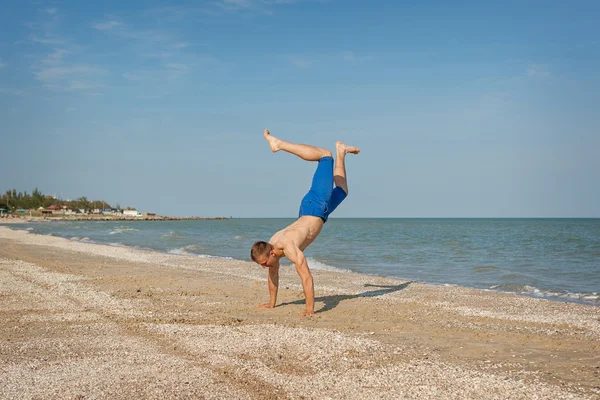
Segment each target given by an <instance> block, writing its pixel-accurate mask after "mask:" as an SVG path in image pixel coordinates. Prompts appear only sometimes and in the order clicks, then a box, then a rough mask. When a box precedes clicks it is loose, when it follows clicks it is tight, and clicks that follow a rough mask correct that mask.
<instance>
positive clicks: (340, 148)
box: [333, 142, 360, 194]
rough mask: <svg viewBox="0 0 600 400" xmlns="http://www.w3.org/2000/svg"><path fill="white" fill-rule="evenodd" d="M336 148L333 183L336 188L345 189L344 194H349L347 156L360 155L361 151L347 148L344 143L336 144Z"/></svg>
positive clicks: (351, 147)
mask: <svg viewBox="0 0 600 400" xmlns="http://www.w3.org/2000/svg"><path fill="white" fill-rule="evenodd" d="M335 148H336V150H337V154H336V157H335V168H334V170H333V181H334V183H335V186H336V187H340V188H342V189H344V192H346V194H348V181H347V179H346V163H345V158H346V154H348V153H352V154H358V153H360V149H358V148H357V147H354V146H346V145H345V144H344V143H342V142H337V143H336V144H335Z"/></svg>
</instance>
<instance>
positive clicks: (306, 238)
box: [269, 215, 324, 251]
mask: <svg viewBox="0 0 600 400" xmlns="http://www.w3.org/2000/svg"><path fill="white" fill-rule="evenodd" d="M323 224H324V222H323V220H322V219H321V218H319V217H313V216H311V215H304V216H302V217H300V218H298V219H297V220H296V221H295V222H294V223H293V224H291V225H289V226H287V227H285V228H284V229H282V230H280V231H279V232H277V233H275V234H274V235H273V237H272V238H271V239H270V240H269V243H271V244H272V245H273V246H274V247H275V248H276V249H278V250H283V248H284V246H285V244H286V243H288V242H290V241H291V242H293V243H294V244H295V245H296V246H298V248H299V249H300V250H302V251H304V249H305V248H307V247H308V245H309V244H311V243H312V242H313V241H314V240H315V239H316V238H317V236H318V235H319V233H321V229H323Z"/></svg>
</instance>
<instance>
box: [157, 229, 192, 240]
mask: <svg viewBox="0 0 600 400" xmlns="http://www.w3.org/2000/svg"><path fill="white" fill-rule="evenodd" d="M186 237H187V236H186V235H183V234H181V233H178V232H175V231H169V233H165V234H164V235H162V236H161V239H167V240H178V239H184V238H186Z"/></svg>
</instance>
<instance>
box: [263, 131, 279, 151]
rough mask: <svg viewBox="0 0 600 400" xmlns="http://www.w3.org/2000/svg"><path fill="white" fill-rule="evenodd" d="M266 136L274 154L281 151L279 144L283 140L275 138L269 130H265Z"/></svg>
mask: <svg viewBox="0 0 600 400" xmlns="http://www.w3.org/2000/svg"><path fill="white" fill-rule="evenodd" d="M264 136H265V139H267V142H269V145H271V151H272V152H273V153H275V152H276V151H279V150H280V148H279V142H281V140H279V139H277V138H276V137H275V136H273V135H271V132H269V130H268V129H265V133H264Z"/></svg>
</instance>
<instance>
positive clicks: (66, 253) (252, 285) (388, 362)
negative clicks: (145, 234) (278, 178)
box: [0, 226, 600, 399]
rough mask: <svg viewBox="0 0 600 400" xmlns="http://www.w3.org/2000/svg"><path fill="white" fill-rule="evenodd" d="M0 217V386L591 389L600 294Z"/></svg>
mask: <svg viewBox="0 0 600 400" xmlns="http://www.w3.org/2000/svg"><path fill="white" fill-rule="evenodd" d="M280 275H281V276H280V280H281V282H280V290H279V299H278V304H279V305H278V307H276V308H275V309H272V310H265V309H258V308H256V307H255V306H256V305H258V304H260V303H264V302H265V301H267V300H268V291H267V287H266V273H265V271H263V270H262V269H261V268H260V267H259V266H257V265H255V264H252V263H249V262H244V261H235V260H223V259H215V258H200V257H190V256H177V255H170V254H169V255H167V254H160V253H152V252H145V251H138V250H132V249H128V248H124V247H113V246H101V245H94V244H87V243H80V242H74V241H70V240H66V239H62V238H57V237H52V236H40V235H34V234H28V233H27V232H25V231H13V230H11V229H9V228H8V227H6V226H0V398H3V399H4V398H5V399H32V398H44V399H45V398H69V399H74V398H77V399H97V398H111V399H130V398H157V399H158V398H160V399H164V398H206V399H225V398H231V399H302V398H305V399H327V398H331V399H371V398H372V399H398V398H404V399H428V398H429V399H524V398H527V399H538V398H539V399H597V398H600V308H599V307H594V306H588V305H581V304H574V303H561V302H554V301H549V300H544V299H534V298H528V297H522V296H517V295H513V294H507V293H497V292H490V291H481V290H475V289H467V288H461V287H445V286H433V285H426V284H422V283H418V282H407V281H401V280H395V279H387V278H379V277H372V276H367V275H361V274H353V273H337V272H332V271H313V276H314V280H315V294H316V309H317V311H318V313H317V316H316V317H312V318H302V317H300V316H299V313H301V312H302V311H304V297H303V294H302V287H301V285H300V280H299V278H298V276H297V275H296V273H295V272H294V270H293V269H292V268H285V267H282V271H281V274H280Z"/></svg>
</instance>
